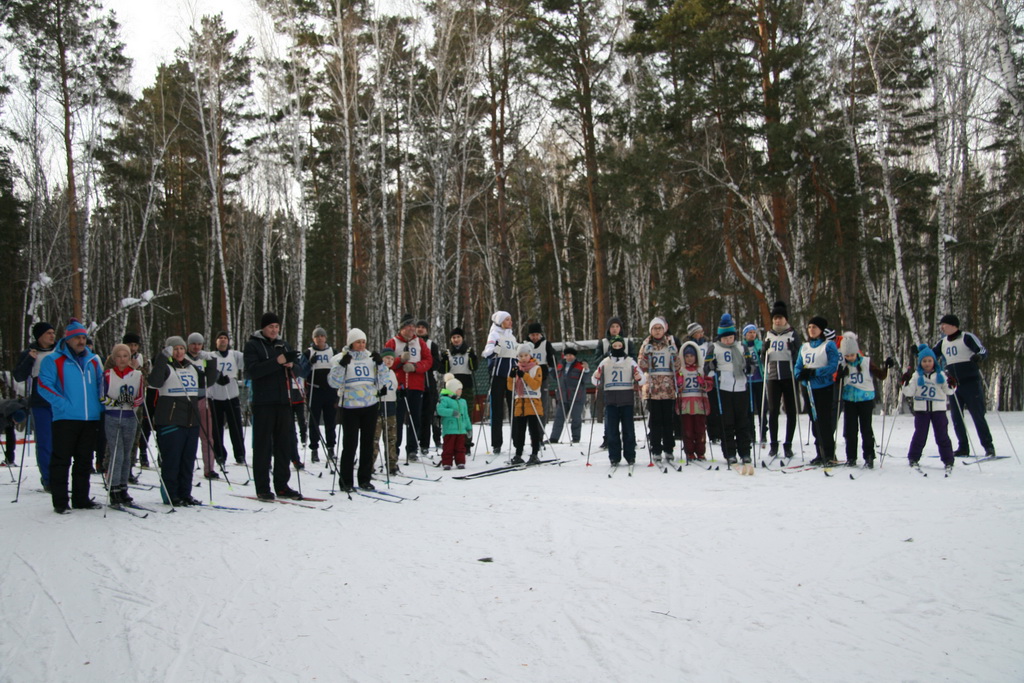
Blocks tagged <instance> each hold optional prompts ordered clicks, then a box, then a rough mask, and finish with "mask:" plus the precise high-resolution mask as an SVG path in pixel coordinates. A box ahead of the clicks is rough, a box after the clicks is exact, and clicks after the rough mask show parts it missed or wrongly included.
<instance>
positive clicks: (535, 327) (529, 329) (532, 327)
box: [526, 323, 544, 334]
mask: <svg viewBox="0 0 1024 683" xmlns="http://www.w3.org/2000/svg"><path fill="white" fill-rule="evenodd" d="M526 334H544V328H543V327H542V326H541V324H540V323H530V324H529V325H527V326H526Z"/></svg>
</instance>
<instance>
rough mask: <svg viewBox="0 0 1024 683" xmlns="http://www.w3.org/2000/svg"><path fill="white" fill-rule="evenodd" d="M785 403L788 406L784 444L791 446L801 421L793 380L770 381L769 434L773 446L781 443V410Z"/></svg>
mask: <svg viewBox="0 0 1024 683" xmlns="http://www.w3.org/2000/svg"><path fill="white" fill-rule="evenodd" d="M783 402H785V404H786V440H785V441H784V442H783V443H784V444H786V445H787V446H791V445H792V444H793V435H794V434H795V433H796V421H797V420H799V419H800V412H799V411H798V410H797V409H796V392H795V391H794V386H793V379H792V378H790V377H787V378H786V379H770V380H768V432H769V433H770V434H771V439H772V445H778V443H779V409H780V408H781V407H782V404H783Z"/></svg>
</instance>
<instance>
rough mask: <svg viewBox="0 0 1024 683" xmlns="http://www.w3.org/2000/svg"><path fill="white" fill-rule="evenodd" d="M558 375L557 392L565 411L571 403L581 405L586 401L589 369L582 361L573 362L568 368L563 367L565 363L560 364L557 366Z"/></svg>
mask: <svg viewBox="0 0 1024 683" xmlns="http://www.w3.org/2000/svg"><path fill="white" fill-rule="evenodd" d="M558 374H559V376H560V378H561V381H560V386H559V389H558V390H559V392H561V395H562V402H563V403H565V406H566V410H568V409H569V406H570V405H571V404H572V403H573V401H575V402H576V403H582V402H583V401H585V400H586V395H587V384H588V381H587V378H588V377H589V376H590V368H589V367H587V365H586V364H585V363H584V362H583V361H581V360H578V361H575V362H574V363H573V364H572V365H570V366H569V367H568V368H567V367H565V363H562V364H561V365H559V366H558Z"/></svg>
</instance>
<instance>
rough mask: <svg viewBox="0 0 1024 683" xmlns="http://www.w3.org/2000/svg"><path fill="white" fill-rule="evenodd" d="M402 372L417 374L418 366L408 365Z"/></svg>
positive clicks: (403, 367) (404, 366)
mask: <svg viewBox="0 0 1024 683" xmlns="http://www.w3.org/2000/svg"><path fill="white" fill-rule="evenodd" d="M402 371H403V372H405V373H406V374H409V373H413V372H416V366H415V365H413V364H412V363H406V364H405V365H403V366H402Z"/></svg>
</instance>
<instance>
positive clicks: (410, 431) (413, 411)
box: [342, 389, 423, 460]
mask: <svg viewBox="0 0 1024 683" xmlns="http://www.w3.org/2000/svg"><path fill="white" fill-rule="evenodd" d="M400 391H401V392H402V394H401V395H399V396H398V409H397V410H396V411H395V422H397V423H398V428H397V429H396V430H395V435H396V437H397V438H396V440H395V450H396V451H400V450H402V432H403V431H405V457H406V460H408V459H409V456H412V455H416V452H417V449H418V448H419V438H418V437H417V434H419V424H420V415H421V414H422V409H423V392H422V391H420V390H418V389H401V390H400ZM342 427H344V423H342ZM342 438H343V439H344V437H342Z"/></svg>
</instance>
